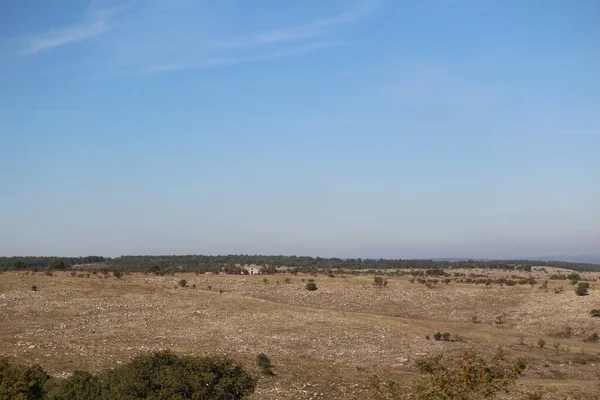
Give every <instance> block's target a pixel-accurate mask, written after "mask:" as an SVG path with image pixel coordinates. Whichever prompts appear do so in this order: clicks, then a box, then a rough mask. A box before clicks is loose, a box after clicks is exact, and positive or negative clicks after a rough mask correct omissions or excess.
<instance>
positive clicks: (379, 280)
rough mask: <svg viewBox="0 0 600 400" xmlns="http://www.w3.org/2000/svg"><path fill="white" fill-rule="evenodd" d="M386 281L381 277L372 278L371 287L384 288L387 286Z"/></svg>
mask: <svg viewBox="0 0 600 400" xmlns="http://www.w3.org/2000/svg"><path fill="white" fill-rule="evenodd" d="M387 284H388V281H387V279H383V278H382V277H381V276H376V277H374V278H373V285H374V286H377V287H384V286H387Z"/></svg>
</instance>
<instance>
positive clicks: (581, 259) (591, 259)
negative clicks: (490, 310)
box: [432, 255, 600, 264]
mask: <svg viewBox="0 0 600 400" xmlns="http://www.w3.org/2000/svg"><path fill="white" fill-rule="evenodd" d="M432 260H433V261H449V262H463V261H480V262H488V261H510V260H527V261H548V262H549V261H563V262H571V263H581V264H600V256H594V255H577V256H568V255H556V256H541V257H526V258H522V257H512V258H502V259H497V258H473V257H471V258H468V257H464V258H459V257H455V258H451V257H448V258H433V259H432Z"/></svg>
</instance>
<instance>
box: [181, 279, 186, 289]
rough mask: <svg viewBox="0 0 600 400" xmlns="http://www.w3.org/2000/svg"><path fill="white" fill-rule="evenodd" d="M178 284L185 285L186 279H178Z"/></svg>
mask: <svg viewBox="0 0 600 400" xmlns="http://www.w3.org/2000/svg"><path fill="white" fill-rule="evenodd" d="M179 286H181V287H186V286H187V281H186V280H185V279H182V280H180V281H179Z"/></svg>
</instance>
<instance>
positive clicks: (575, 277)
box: [567, 272, 581, 281]
mask: <svg viewBox="0 0 600 400" xmlns="http://www.w3.org/2000/svg"><path fill="white" fill-rule="evenodd" d="M567 279H568V280H570V281H580V280H581V276H579V274H577V273H574V272H573V273H572V274H569V275H567Z"/></svg>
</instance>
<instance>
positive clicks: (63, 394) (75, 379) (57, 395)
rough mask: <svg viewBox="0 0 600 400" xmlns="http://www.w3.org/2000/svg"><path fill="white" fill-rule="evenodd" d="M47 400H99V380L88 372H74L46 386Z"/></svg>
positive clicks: (100, 388) (100, 393) (100, 390)
mask: <svg viewBox="0 0 600 400" xmlns="http://www.w3.org/2000/svg"><path fill="white" fill-rule="evenodd" d="M46 387H47V388H48V395H47V397H46V398H47V399H49V400H71V399H77V400H94V399H98V398H101V396H102V387H101V385H100V379H99V378H98V377H97V376H94V375H92V374H90V373H89V372H82V371H75V372H74V373H73V375H71V376H70V377H69V378H67V379H64V380H61V381H54V382H50V384H47V385H46Z"/></svg>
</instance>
